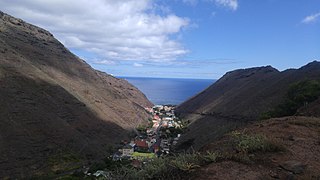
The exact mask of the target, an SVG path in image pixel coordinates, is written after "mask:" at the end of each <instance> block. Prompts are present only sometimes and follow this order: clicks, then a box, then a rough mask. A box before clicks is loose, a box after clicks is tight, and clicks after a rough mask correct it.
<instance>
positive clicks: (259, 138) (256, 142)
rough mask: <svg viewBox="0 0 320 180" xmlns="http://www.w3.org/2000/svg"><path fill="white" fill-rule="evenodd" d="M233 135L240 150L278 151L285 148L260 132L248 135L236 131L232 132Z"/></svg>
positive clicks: (245, 151)
mask: <svg viewBox="0 0 320 180" xmlns="http://www.w3.org/2000/svg"><path fill="white" fill-rule="evenodd" d="M232 136H233V137H234V139H235V141H236V146H237V147H236V148H237V150H238V151H240V152H244V153H254V152H259V151H260V152H277V151H281V150H283V148H282V147H281V146H280V145H278V144H277V143H275V142H272V141H270V140H268V139H267V137H265V136H263V135H260V134H256V135H248V134H244V133H239V132H237V131H235V132H233V133H232Z"/></svg>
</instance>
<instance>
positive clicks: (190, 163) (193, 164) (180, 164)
mask: <svg viewBox="0 0 320 180" xmlns="http://www.w3.org/2000/svg"><path fill="white" fill-rule="evenodd" d="M200 164H201V159H200V154H198V153H191V154H186V153H181V154H178V155H177V156H175V158H174V159H173V160H171V162H170V165H171V166H173V167H174V168H176V169H178V170H181V171H192V170H194V169H195V168H198V167H200Z"/></svg>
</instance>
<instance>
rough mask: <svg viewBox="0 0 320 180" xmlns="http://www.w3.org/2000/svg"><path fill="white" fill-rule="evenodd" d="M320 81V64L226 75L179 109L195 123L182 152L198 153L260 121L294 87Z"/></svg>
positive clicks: (184, 140)
mask: <svg viewBox="0 0 320 180" xmlns="http://www.w3.org/2000/svg"><path fill="white" fill-rule="evenodd" d="M319 78H320V63H319V62H316V61H315V62H312V63H309V64H308V65H306V66H303V67H301V68H300V69H290V70H286V71H283V72H279V71H278V70H276V69H274V68H272V67H271V66H266V67H259V68H250V69H240V70H235V71H232V72H228V73H226V74H225V75H224V76H223V77H222V78H221V79H219V80H218V81H217V82H216V83H214V84H213V85H211V86H210V87H209V88H207V89H206V90H205V91H203V92H201V93H200V94H198V95H197V96H195V97H193V98H192V99H190V100H188V101H186V102H184V103H183V104H181V105H180V106H179V107H178V108H177V112H178V113H180V115H181V116H182V117H183V118H184V119H185V120H189V121H190V122H191V124H190V126H189V129H190V131H188V132H187V133H186V134H185V135H184V136H183V138H182V139H183V140H181V141H180V143H181V144H180V148H188V147H190V146H193V148H195V149H198V148H200V147H201V146H203V145H205V144H206V143H208V142H211V141H213V140H214V139H217V138H219V137H220V136H221V135H222V134H224V133H225V132H228V131H230V130H232V129H234V128H236V127H238V126H242V125H244V124H246V123H247V122H249V121H253V120H258V119H259V117H260V116H261V114H262V113H264V112H267V111H269V110H271V109H272V108H274V107H275V106H277V105H278V104H280V103H281V102H282V101H283V99H284V97H285V95H286V93H287V91H288V88H289V87H290V85H291V84H292V83H295V82H299V81H302V80H311V79H319Z"/></svg>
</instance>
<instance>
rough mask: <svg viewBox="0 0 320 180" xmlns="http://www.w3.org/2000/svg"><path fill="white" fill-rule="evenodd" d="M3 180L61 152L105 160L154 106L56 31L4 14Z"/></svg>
mask: <svg viewBox="0 0 320 180" xmlns="http://www.w3.org/2000/svg"><path fill="white" fill-rule="evenodd" d="M0 102H1V109H0V146H1V148H0V169H1V171H0V177H3V176H9V177H27V176H28V175H30V174H33V173H37V172H41V171H45V170H47V169H48V168H50V167H51V165H52V164H50V162H51V161H50V159H52V158H53V157H56V155H57V154H60V155H61V154H62V155H63V154H64V152H66V154H74V155H75V156H79V157H81V158H80V159H89V160H90V159H91V160H94V159H95V158H101V157H102V156H104V155H105V153H106V150H107V149H108V148H109V146H110V145H112V144H113V143H116V142H118V141H119V140H121V139H122V138H126V137H127V133H128V132H129V131H130V130H131V129H132V128H133V127H135V126H137V125H138V124H141V123H145V122H146V120H147V118H148V114H147V112H146V111H145V110H144V107H149V106H152V103H151V102H149V101H148V100H147V98H146V97H145V95H144V94H142V93H141V92H140V91H139V90H138V89H137V88H135V87H134V86H132V85H131V84H129V83H128V82H127V81H125V80H121V79H117V78H115V77H113V76H110V75H108V74H105V73H102V72H98V71H96V70H94V69H92V68H91V67H90V66H89V65H88V64H86V63H85V62H84V61H83V60H81V59H79V58H78V57H76V56H75V55H73V54H72V53H71V52H70V51H69V50H68V49H66V48H65V47H64V46H63V45H62V44H61V43H60V42H59V41H58V40H56V39H55V38H54V37H53V35H52V34H51V33H49V32H48V31H46V30H44V29H41V28H39V27H36V26H33V25H31V24H28V23H26V22H24V21H22V20H20V19H16V18H14V17H11V16H9V15H7V14H4V13H2V12H0Z"/></svg>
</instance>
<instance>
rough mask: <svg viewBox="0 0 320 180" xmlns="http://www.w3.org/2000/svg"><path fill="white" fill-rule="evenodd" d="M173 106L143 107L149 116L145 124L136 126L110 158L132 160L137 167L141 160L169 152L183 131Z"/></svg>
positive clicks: (147, 159) (144, 160)
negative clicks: (129, 139)
mask: <svg viewBox="0 0 320 180" xmlns="http://www.w3.org/2000/svg"><path fill="white" fill-rule="evenodd" d="M174 109H175V106H172V105H155V106H153V107H152V108H145V110H146V111H148V112H149V113H150V116H151V118H150V119H149V120H148V121H149V122H148V125H147V126H138V127H136V129H135V134H136V136H135V137H132V138H131V141H130V142H128V141H123V142H122V145H123V146H122V148H120V149H118V151H117V152H116V153H114V154H113V156H112V159H113V160H114V161H118V160H123V159H126V160H132V162H133V163H132V165H133V166H135V167H139V166H140V165H141V163H142V162H146V161H149V160H151V159H153V158H156V157H160V156H163V155H168V154H170V152H171V150H172V147H173V146H174V145H176V144H177V142H178V140H179V138H180V136H181V133H182V131H183V128H184V125H183V123H182V122H181V121H180V120H179V119H178V118H177V117H176V116H175V112H174Z"/></svg>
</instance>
